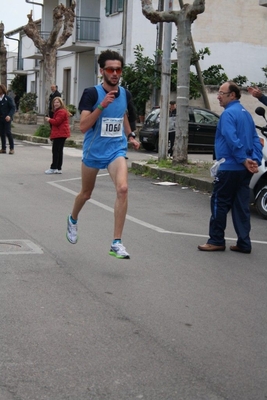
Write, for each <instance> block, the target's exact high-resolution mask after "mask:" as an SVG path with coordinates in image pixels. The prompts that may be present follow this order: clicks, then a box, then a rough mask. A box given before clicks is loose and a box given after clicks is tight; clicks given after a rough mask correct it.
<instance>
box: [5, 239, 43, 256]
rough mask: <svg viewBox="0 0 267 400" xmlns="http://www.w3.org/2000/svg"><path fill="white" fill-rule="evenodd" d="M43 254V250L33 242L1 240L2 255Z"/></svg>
mask: <svg viewBox="0 0 267 400" xmlns="http://www.w3.org/2000/svg"><path fill="white" fill-rule="evenodd" d="M6 254H43V250H42V249H41V248H40V247H39V246H37V245H36V244H34V243H33V242H32V241H31V240H17V239H13V240H0V255H6Z"/></svg>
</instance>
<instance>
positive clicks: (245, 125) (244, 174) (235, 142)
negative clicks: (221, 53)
mask: <svg viewBox="0 0 267 400" xmlns="http://www.w3.org/2000/svg"><path fill="white" fill-rule="evenodd" d="M217 97H218V100H219V103H220V106H221V107H223V108H224V111H223V113H222V114H221V116H220V119H219V122H218V125H217V130H216V135H215V154H216V158H217V160H223V159H224V162H222V163H221V164H220V165H219V168H218V171H217V173H216V176H215V180H214V187H213V192H212V196H211V218H210V224H209V239H208V241H207V243H206V244H204V245H200V246H198V249H199V250H202V251H224V250H225V238H224V234H225V229H226V219H227V214H228V212H229V211H230V210H231V212H232V220H233V225H234V229H235V231H236V234H237V242H236V245H235V246H230V250H232V251H237V252H239V253H246V254H249V253H250V252H251V241H250V237H249V233H250V209H249V200H250V189H249V182H250V179H251V177H252V175H253V174H254V173H256V172H258V166H259V165H261V161H262V145H261V143H260V139H259V136H258V135H257V132H256V128H255V124H254V122H253V119H252V116H251V115H250V113H249V112H248V111H247V110H246V109H245V108H244V107H243V106H242V104H241V103H240V101H239V99H240V97H241V93H240V89H239V87H238V86H237V85H236V84H235V83H234V82H231V81H229V82H225V83H224V84H222V85H221V87H220V89H219V92H218V96H217Z"/></svg>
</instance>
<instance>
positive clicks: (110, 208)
mask: <svg viewBox="0 0 267 400" xmlns="http://www.w3.org/2000/svg"><path fill="white" fill-rule="evenodd" d="M106 175H108V174H101V175H99V176H106ZM74 179H80V178H73V179H64V180H60V181H57V182H47V183H48V184H49V185H52V186H54V187H56V188H58V189H60V190H62V191H64V192H66V193H70V194H72V195H73V196H77V194H78V193H77V192H75V191H74V190H71V189H68V188H66V187H64V186H62V185H60V184H59V183H58V182H67V181H70V180H74ZM89 202H90V203H92V204H94V205H95V206H97V207H100V208H102V209H104V210H106V211H109V212H111V213H114V209H113V208H112V207H109V206H107V205H105V204H103V203H100V202H99V201H96V200H93V199H90V200H89ZM126 219H127V220H128V221H132V222H134V223H135V224H138V225H141V226H143V227H145V228H148V229H151V230H153V231H154V232H158V233H168V234H171V235H180V236H191V237H200V238H208V237H209V236H208V235H201V234H198V233H188V232H176V231H167V230H166V229H163V228H160V227H159V226H156V225H153V224H149V223H148V222H145V221H142V220H140V219H138V218H135V217H132V216H131V215H128V214H127V215H126ZM225 240H232V241H234V242H236V238H230V237H226V238H225ZM251 242H252V243H258V244H267V242H266V241H261V240H251Z"/></svg>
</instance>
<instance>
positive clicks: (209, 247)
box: [197, 243, 225, 251]
mask: <svg viewBox="0 0 267 400" xmlns="http://www.w3.org/2000/svg"><path fill="white" fill-rule="evenodd" d="M197 248H198V250H201V251H224V250H225V246H216V244H210V243H206V244H203V245H202V246H197Z"/></svg>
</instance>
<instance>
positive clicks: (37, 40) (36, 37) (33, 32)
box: [23, 11, 45, 52]
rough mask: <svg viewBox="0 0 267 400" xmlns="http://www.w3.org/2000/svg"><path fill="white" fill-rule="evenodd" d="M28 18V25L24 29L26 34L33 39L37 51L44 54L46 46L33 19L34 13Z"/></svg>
mask: <svg viewBox="0 0 267 400" xmlns="http://www.w3.org/2000/svg"><path fill="white" fill-rule="evenodd" d="M27 17H28V24H27V25H25V26H24V27H23V30H24V32H25V33H26V35H27V36H28V37H29V38H30V39H32V41H33V42H34V44H35V46H36V47H37V49H39V50H40V51H41V52H42V48H43V46H44V45H45V41H44V39H42V38H41V36H40V32H39V31H38V28H37V25H36V24H35V22H34V21H33V19H32V11H31V12H30V14H28V15H27Z"/></svg>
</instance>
